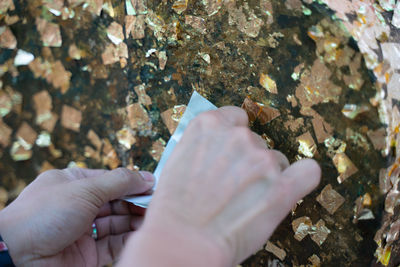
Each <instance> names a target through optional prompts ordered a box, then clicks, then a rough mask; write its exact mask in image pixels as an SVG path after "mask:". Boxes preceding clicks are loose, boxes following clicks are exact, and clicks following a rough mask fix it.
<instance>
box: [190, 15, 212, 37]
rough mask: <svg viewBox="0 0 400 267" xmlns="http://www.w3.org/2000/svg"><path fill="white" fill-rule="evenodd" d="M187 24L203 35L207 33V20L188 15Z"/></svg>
mask: <svg viewBox="0 0 400 267" xmlns="http://www.w3.org/2000/svg"><path fill="white" fill-rule="evenodd" d="M185 23H186V24H188V25H190V26H191V27H193V28H194V29H196V30H197V31H198V32H200V33H201V34H206V33H207V24H206V21H205V19H203V18H201V17H196V16H191V15H186V16H185Z"/></svg>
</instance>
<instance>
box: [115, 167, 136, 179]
mask: <svg viewBox="0 0 400 267" xmlns="http://www.w3.org/2000/svg"><path fill="white" fill-rule="evenodd" d="M112 172H113V175H114V176H117V177H119V178H120V179H124V180H126V181H129V178H130V177H131V176H132V173H131V171H130V170H128V169H125V168H116V169H114V170H112Z"/></svg>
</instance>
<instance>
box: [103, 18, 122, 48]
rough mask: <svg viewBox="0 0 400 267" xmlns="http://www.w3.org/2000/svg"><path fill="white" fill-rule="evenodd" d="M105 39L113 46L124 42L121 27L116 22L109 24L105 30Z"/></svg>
mask: <svg viewBox="0 0 400 267" xmlns="http://www.w3.org/2000/svg"><path fill="white" fill-rule="evenodd" d="M107 37H108V38H109V39H110V40H111V42H113V43H114V44H115V45H119V44H120V43H121V42H122V41H123V40H124V33H123V32H122V26H121V25H120V24H118V23H117V22H115V21H114V22H113V23H111V25H110V26H108V28H107Z"/></svg>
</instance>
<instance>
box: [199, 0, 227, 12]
mask: <svg viewBox="0 0 400 267" xmlns="http://www.w3.org/2000/svg"><path fill="white" fill-rule="evenodd" d="M202 2H203V5H205V8H206V11H207V14H208V15H209V16H212V15H215V14H217V12H218V11H219V10H220V9H221V7H222V4H223V1H222V0H203V1H202Z"/></svg>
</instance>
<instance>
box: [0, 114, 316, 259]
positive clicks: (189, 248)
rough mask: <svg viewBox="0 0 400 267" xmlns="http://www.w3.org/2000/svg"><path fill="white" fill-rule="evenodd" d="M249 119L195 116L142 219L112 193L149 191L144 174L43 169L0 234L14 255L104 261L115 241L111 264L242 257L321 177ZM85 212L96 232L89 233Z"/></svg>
mask: <svg viewBox="0 0 400 267" xmlns="http://www.w3.org/2000/svg"><path fill="white" fill-rule="evenodd" d="M247 124H248V118H247V115H246V113H245V112H244V111H243V110H241V109H239V108H235V107H224V108H220V109H218V110H216V111H210V112H207V113H204V114H202V115H200V116H199V117H198V118H196V119H195V120H194V121H193V122H192V123H191V124H190V125H189V126H188V128H187V130H186V131H185V133H184V135H183V137H182V140H181V141H180V142H179V144H178V145H177V146H176V149H175V150H174V152H173V153H172V155H171V158H170V159H169V160H168V162H167V164H166V166H165V168H164V170H163V172H162V174H161V178H160V183H159V185H158V186H157V190H156V192H155V194H154V198H153V200H152V202H151V204H150V207H149V209H148V211H147V212H146V216H145V220H144V222H143V225H142V226H141V227H140V228H139V226H140V224H141V217H140V215H143V210H140V209H138V208H137V207H136V208H135V207H133V206H131V205H128V204H126V203H124V202H122V201H118V200H116V199H120V198H121V197H123V196H126V195H132V194H140V193H145V192H148V191H149V190H150V189H151V187H152V186H153V179H152V175H151V174H150V173H146V172H141V173H139V172H131V171H129V170H127V169H117V170H113V171H105V170H84V169H66V170H53V171H48V172H45V173H44V174H42V175H40V176H39V177H38V178H37V179H36V180H35V181H34V182H33V183H32V184H30V185H29V186H28V187H27V188H26V189H25V190H24V191H23V192H22V193H21V195H20V196H19V197H18V198H17V199H16V200H15V201H14V202H13V203H11V204H10V205H9V206H8V207H7V208H6V209H4V210H2V211H1V212H0V234H1V235H2V237H3V238H4V240H5V242H6V243H7V245H8V246H9V250H10V255H11V256H12V258H13V260H14V262H15V263H16V264H17V265H19V266H24V265H28V266H103V265H104V264H107V263H110V262H112V261H115V260H117V259H119V258H120V257H119V255H120V251H121V250H122V249H123V247H125V248H124V251H123V253H122V255H121V258H120V262H119V266H146V267H147V266H174V267H175V266H234V265H235V264H237V263H239V262H241V261H242V260H244V259H245V258H246V257H248V256H249V255H251V254H252V253H253V252H255V251H257V249H258V248H259V247H260V246H261V245H262V244H263V243H264V242H265V241H266V240H267V239H268V238H269V236H270V235H271V234H272V232H273V231H274V229H275V228H276V226H277V225H278V224H279V222H280V221H281V220H282V219H283V218H284V217H285V216H286V215H287V213H288V212H289V210H290V209H291V208H292V207H293V206H294V204H295V203H296V202H297V201H298V200H299V199H301V198H302V197H304V196H305V195H306V194H307V193H309V192H310V191H311V190H312V189H313V188H314V187H315V186H316V185H317V184H318V182H319V179H320V168H319V166H318V165H317V164H316V163H315V161H313V160H302V161H299V162H296V163H295V164H293V165H289V162H288V160H287V159H286V157H285V156H284V155H283V154H282V153H280V152H278V151H274V150H268V149H267V147H266V145H265V143H264V142H263V141H262V139H261V138H260V137H259V136H258V135H256V134H255V133H253V132H251V131H250V130H249V128H248V127H247ZM141 174H142V175H141ZM93 221H95V222H96V224H97V227H98V232H99V240H95V239H93V238H92V237H91V225H92V222H93ZM135 229H139V230H137V231H135V232H133V234H132V230H135ZM128 237H129V238H128ZM127 239H129V240H128V242H127V244H126V245H125V240H127Z"/></svg>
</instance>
